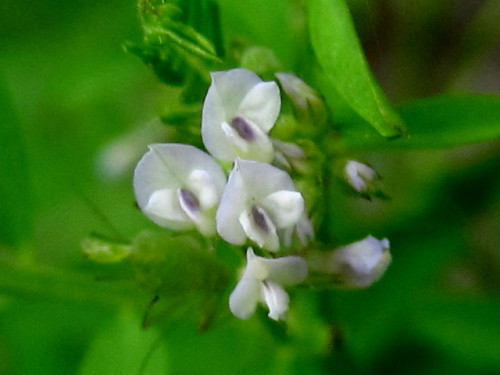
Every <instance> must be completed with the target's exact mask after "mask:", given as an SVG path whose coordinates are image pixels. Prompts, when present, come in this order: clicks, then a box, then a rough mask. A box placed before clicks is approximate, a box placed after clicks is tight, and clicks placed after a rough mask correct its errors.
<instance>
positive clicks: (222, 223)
mask: <svg viewBox="0 0 500 375" xmlns="http://www.w3.org/2000/svg"><path fill="white" fill-rule="evenodd" d="M279 190H294V187H293V182H292V179H291V178H290V176H289V175H288V174H287V173H285V172H284V171H282V170H281V169H278V168H275V167H273V166H271V165H269V164H266V163H260V162H256V161H249V160H243V159H236V162H235V165H234V168H233V170H232V171H231V173H230V175H229V179H228V183H227V186H226V189H225V190H224V193H223V195H222V198H221V201H220V205H219V208H218V210H217V216H216V220H217V231H218V232H219V234H220V235H221V237H222V238H224V239H225V240H226V241H228V242H230V243H232V244H234V245H243V244H244V243H245V240H246V237H247V234H248V233H246V232H245V230H243V227H242V225H241V224H245V225H247V227H246V228H247V230H249V229H250V231H249V233H254V232H253V231H252V230H251V225H250V224H251V223H249V218H248V212H249V211H248V210H250V209H251V208H252V207H253V206H255V205H256V204H257V205H258V203H259V202H260V201H261V200H263V199H264V198H265V197H267V196H268V195H270V194H272V193H274V192H276V191H279ZM243 212H247V218H246V219H245V218H244V217H243V218H242V220H243V223H241V221H240V217H242V216H241V215H242V213H243ZM245 220H246V221H245ZM273 226H274V227H275V225H274V224H273ZM254 237H255V236H254ZM255 238H256V237H255ZM254 240H255V239H254ZM259 241H260V243H264V242H265V243H266V246H267V247H266V248H268V249H271V248H274V247H275V246H274V245H273V244H271V242H266V241H261V240H259Z"/></svg>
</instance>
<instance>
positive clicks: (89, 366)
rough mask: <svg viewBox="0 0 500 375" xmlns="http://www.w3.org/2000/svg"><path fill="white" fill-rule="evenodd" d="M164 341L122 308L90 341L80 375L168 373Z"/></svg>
mask: <svg viewBox="0 0 500 375" xmlns="http://www.w3.org/2000/svg"><path fill="white" fill-rule="evenodd" d="M167 370H168V359H167V352H166V348H165V345H164V344H163V342H161V341H158V333H157V332H155V331H154V330H149V331H144V330H141V328H140V319H139V318H138V317H137V316H136V315H135V314H133V313H131V312H130V311H123V312H121V313H120V315H119V316H118V317H117V319H116V320H115V321H113V322H112V323H111V325H110V326H108V327H106V328H105V329H104V330H103V331H102V332H101V333H100V334H99V335H98V336H97V338H96V339H95V341H94V342H93V343H92V344H91V346H90V348H89V350H88V351H87V354H86V356H85V358H84V360H83V363H82V366H81V368H80V372H79V374H80V375H100V374H102V375H109V374H120V375H138V374H141V375H148V374H167V373H168V372H167Z"/></svg>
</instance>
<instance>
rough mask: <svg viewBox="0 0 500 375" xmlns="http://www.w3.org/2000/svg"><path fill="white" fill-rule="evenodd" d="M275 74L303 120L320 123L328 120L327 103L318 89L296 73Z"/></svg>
mask: <svg viewBox="0 0 500 375" xmlns="http://www.w3.org/2000/svg"><path fill="white" fill-rule="evenodd" d="M275 75H276V78H277V79H278V82H279V83H280V85H281V87H282V88H283V91H285V93H286V95H287V96H288V98H289V99H290V100H291V101H292V103H293V105H294V107H295V109H296V111H297V114H298V117H299V118H300V119H301V120H305V121H308V122H310V123H311V122H313V121H314V122H316V123H320V124H321V123H323V122H325V121H326V109H325V103H324V102H323V100H322V99H321V97H320V95H319V94H318V92H317V91H316V90H314V89H313V88H312V87H310V86H309V85H307V84H306V83H305V82H304V81H302V80H301V79H300V78H299V77H297V76H296V75H293V74H289V73H276V74H275Z"/></svg>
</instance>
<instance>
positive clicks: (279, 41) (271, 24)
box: [217, 0, 301, 68]
mask: <svg viewBox="0 0 500 375" xmlns="http://www.w3.org/2000/svg"><path fill="white" fill-rule="evenodd" d="M217 3H218V5H219V9H220V13H221V25H222V30H223V35H224V38H225V44H226V46H228V47H229V48H231V47H235V44H241V43H242V44H246V43H248V44H250V45H253V46H255V45H258V46H264V47H268V48H270V49H271V50H272V51H273V52H274V53H276V56H277V57H278V59H279V60H280V61H281V62H282V63H283V64H285V67H284V68H286V67H289V66H290V65H292V63H293V62H292V61H293V60H294V57H296V56H294V54H295V53H297V51H300V48H301V46H300V45H298V44H297V40H294V37H295V36H294V34H293V30H292V25H291V22H290V18H291V15H292V13H291V9H290V2H289V1H283V0H275V1H269V0H246V1H234V0H217Z"/></svg>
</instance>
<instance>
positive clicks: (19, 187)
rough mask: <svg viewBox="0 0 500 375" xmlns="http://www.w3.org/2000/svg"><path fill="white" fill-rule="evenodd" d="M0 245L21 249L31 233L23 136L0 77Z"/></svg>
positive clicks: (30, 202) (29, 196) (28, 182)
mask: <svg viewBox="0 0 500 375" xmlns="http://www.w3.org/2000/svg"><path fill="white" fill-rule="evenodd" d="M0 150H1V157H0V201H1V202H2V203H1V208H0V243H4V244H7V245H10V246H16V245H20V244H21V243H22V242H23V241H24V240H26V239H27V238H28V237H29V236H30V233H31V224H32V223H31V209H32V206H31V204H32V200H31V198H32V197H31V190H30V177H29V173H28V165H27V161H26V155H25V151H24V142H23V132H22V130H21V126H20V123H19V121H18V120H17V117H16V114H15V111H14V108H13V105H12V103H11V101H10V98H9V96H8V90H7V88H6V87H5V86H4V83H3V81H2V78H1V76H0Z"/></svg>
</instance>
